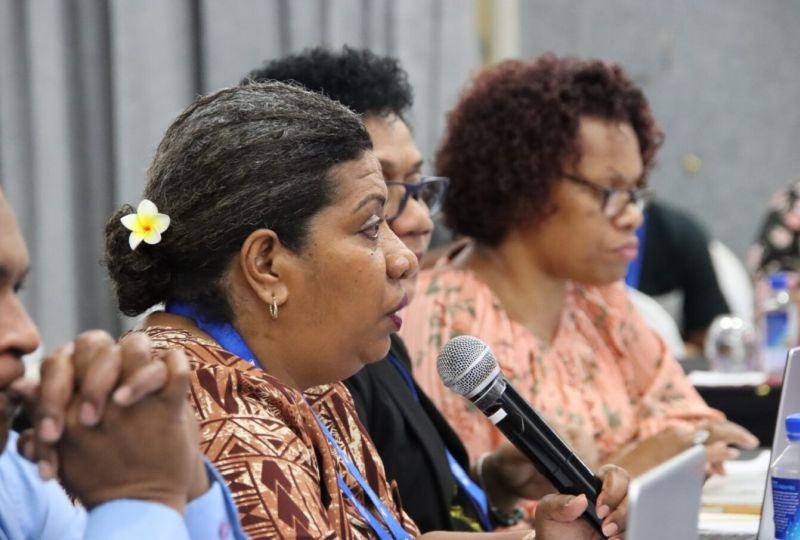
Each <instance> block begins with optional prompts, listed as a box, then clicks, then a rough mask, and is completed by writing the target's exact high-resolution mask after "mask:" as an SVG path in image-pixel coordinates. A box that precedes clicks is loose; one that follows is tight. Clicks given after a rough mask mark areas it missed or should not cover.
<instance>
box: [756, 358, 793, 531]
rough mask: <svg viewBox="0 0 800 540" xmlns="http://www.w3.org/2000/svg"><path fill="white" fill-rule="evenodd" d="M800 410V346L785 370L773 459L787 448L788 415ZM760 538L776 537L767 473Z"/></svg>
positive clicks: (788, 359) (773, 445)
mask: <svg viewBox="0 0 800 540" xmlns="http://www.w3.org/2000/svg"><path fill="white" fill-rule="evenodd" d="M798 412H800V347H797V348H794V349H792V350H791V351H789V355H788V357H787V359H786V369H785V370H784V372H783V385H782V387H781V400H780V403H779V404H778V417H777V418H776V419H775V438H774V439H773V441H772V459H771V460H770V463H771V462H772V460H774V459H775V458H776V457H777V456H779V455H780V454H781V452H783V451H784V450H785V449H786V446H787V445H788V444H789V441H788V440H787V439H786V422H785V420H786V417H787V416H789V415H790V414H794V413H798ZM758 538H759V540H772V539H773V538H775V524H774V523H773V521H772V489H771V485H770V478H769V475H767V486H766V489H765V490H764V504H763V505H762V507H761V523H760V525H759V529H758Z"/></svg>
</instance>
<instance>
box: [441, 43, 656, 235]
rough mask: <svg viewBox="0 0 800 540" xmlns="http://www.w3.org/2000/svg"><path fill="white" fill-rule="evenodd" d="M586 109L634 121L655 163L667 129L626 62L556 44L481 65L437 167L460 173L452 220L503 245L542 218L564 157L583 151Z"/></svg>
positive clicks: (648, 163)
mask: <svg viewBox="0 0 800 540" xmlns="http://www.w3.org/2000/svg"><path fill="white" fill-rule="evenodd" d="M584 116H592V117H596V118H599V119H602V120H610V121H618V122H627V123H630V124H631V126H632V127H633V130H634V132H635V133H636V137H637V138H638V140H639V147H640V149H641V152H642V161H643V162H644V167H645V171H646V172H647V171H649V170H650V168H651V167H652V165H653V162H654V159H655V154H656V151H657V149H658V147H659V146H660V145H661V143H662V140H663V135H662V133H661V131H660V130H659V128H658V126H657V125H656V122H655V120H654V118H653V115H652V113H651V111H650V107H649V105H648V103H647V100H646V99H645V97H644V94H643V93H642V90H641V89H640V88H639V87H638V86H636V85H635V84H634V83H633V82H631V81H630V80H629V79H628V77H627V76H626V75H625V73H624V71H623V70H622V68H621V67H620V66H619V65H616V64H612V63H607V62H604V61H601V60H581V59H577V58H558V57H556V56H554V55H552V54H546V55H544V56H541V57H539V58H538V59H536V60H534V61H533V62H524V61H519V60H509V61H506V62H502V63H500V64H497V65H496V66H493V67H489V68H486V69H484V70H483V71H482V72H480V73H479V74H478V75H477V78H476V79H475V80H474V81H473V82H472V84H471V86H470V87H468V88H467V89H466V90H465V92H464V93H463V94H462V95H461V97H460V100H459V102H458V104H457V105H456V106H455V108H454V109H453V110H452V111H451V112H450V113H449V114H448V117H447V126H446V132H445V136H444V139H443V141H442V143H441V145H440V146H439V149H438V152H437V155H436V168H437V174H440V175H442V176H449V177H450V179H451V182H450V187H449V189H448V192H447V196H446V199H445V203H444V213H445V219H446V223H447V225H448V226H449V227H450V228H451V229H452V230H453V231H454V232H455V233H457V234H460V235H466V236H469V237H472V238H474V239H476V240H477V241H479V242H481V243H484V244H486V245H490V246H494V245H497V244H498V243H499V242H500V241H501V240H502V239H503V238H504V237H505V235H506V234H507V233H508V231H509V230H510V229H511V228H512V227H513V226H514V225H516V224H519V223H520V222H521V221H523V220H532V221H534V222H541V220H542V219H544V218H545V217H547V216H548V215H549V214H550V213H551V212H552V210H553V209H552V208H551V206H550V203H549V200H550V192H551V190H552V188H553V186H554V185H555V183H556V182H557V181H558V180H559V176H560V175H561V173H562V172H563V170H562V168H563V166H564V164H565V163H568V162H569V161H571V160H573V162H577V161H578V160H579V159H580V148H579V144H578V140H577V133H578V125H579V121H580V119H581V117H584ZM499 210H502V211H499Z"/></svg>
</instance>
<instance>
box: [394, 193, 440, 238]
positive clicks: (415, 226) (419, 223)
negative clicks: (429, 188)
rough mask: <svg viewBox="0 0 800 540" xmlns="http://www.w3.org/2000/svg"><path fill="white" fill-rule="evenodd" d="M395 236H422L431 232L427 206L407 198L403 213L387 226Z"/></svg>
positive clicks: (430, 220)
mask: <svg viewBox="0 0 800 540" xmlns="http://www.w3.org/2000/svg"><path fill="white" fill-rule="evenodd" d="M389 225H390V227H391V228H392V230H393V231H394V233H395V234H396V235H397V236H400V237H402V236H407V235H422V234H429V233H430V232H431V231H433V220H432V219H431V213H430V210H428V206H427V205H426V204H425V203H424V202H422V201H419V200H417V199H414V198H413V197H412V198H409V200H408V202H407V203H406V206H405V208H403V212H402V213H401V214H400V215H399V216H397V217H396V218H395V219H393V220H392V222H391V223H390V224H389Z"/></svg>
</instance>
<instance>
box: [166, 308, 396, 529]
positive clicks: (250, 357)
mask: <svg viewBox="0 0 800 540" xmlns="http://www.w3.org/2000/svg"><path fill="white" fill-rule="evenodd" d="M165 310H166V312H167V313H172V314H173V315H180V316H182V317H187V318H189V319H191V320H192V321H194V323H195V324H196V325H197V327H198V328H199V329H200V330H202V331H203V332H205V333H206V334H208V335H209V336H211V337H212V338H214V340H215V341H216V342H217V343H218V344H219V345H220V346H221V347H222V348H223V349H225V350H226V351H228V352H231V353H233V354H235V355H236V356H238V357H239V358H242V359H244V360H247V361H248V362H250V363H251V364H253V365H254V366H255V367H257V368H259V369H261V364H259V362H258V359H257V358H256V356H255V355H254V354H253V351H251V350H250V348H249V347H248V346H247V344H246V343H245V342H244V339H242V336H241V335H240V334H239V332H237V331H236V329H235V328H234V327H233V325H231V324H230V323H228V322H209V321H208V320H206V319H205V318H204V317H203V316H202V315H200V314H199V313H198V312H197V311H196V310H195V309H193V308H192V307H191V306H188V305H186V304H183V303H180V302H169V303H167V305H166V307H165ZM306 405H308V408H309V409H310V410H311V414H313V415H314V418H316V420H317V424H319V427H320V428H321V429H322V431H323V432H324V433H325V436H326V437H327V438H328V440H329V441H330V443H331V445H332V446H333V448H334V449H335V450H336V452H337V454H338V455H339V459H340V460H341V461H342V463H344V465H345V467H347V470H348V472H349V473H350V474H351V475H352V476H353V478H355V479H356V481H357V482H358V483H359V484H360V485H361V488H362V489H363V490H364V493H366V494H367V496H368V497H369V498H370V499H371V500H372V504H373V505H374V506H375V509H376V510H377V511H378V513H379V514H380V515H381V517H382V518H383V521H384V523H386V525H387V526H388V527H389V530H390V531H391V534H390V533H388V532H387V531H386V529H385V528H384V527H383V526H382V525H381V524H380V522H379V521H378V519H377V518H376V517H375V516H374V515H373V514H372V512H370V511H369V510H367V508H365V507H364V505H363V504H361V501H359V500H358V499H357V498H356V496H355V494H354V493H353V492H352V490H351V489H350V488H349V487H348V486H347V484H345V482H344V480H343V479H342V477H341V475H339V473H338V472H337V473H336V479H337V482H338V483H339V488H340V489H341V490H342V493H344V495H345V497H347V499H348V500H349V501H350V502H351V503H352V504H353V506H355V507H356V509H357V510H358V511H359V513H360V514H361V515H362V516H363V517H364V519H365V520H366V521H367V523H369V525H370V527H372V529H373V530H374V531H375V534H377V535H378V537H379V538H381V540H384V539H385V540H398V539H406V538H411V535H409V534H408V531H406V530H405V529H403V527H402V526H401V525H400V523H399V522H398V521H397V519H395V517H394V516H393V515H392V514H391V513H390V512H389V510H388V509H387V508H386V505H384V504H383V502H382V501H381V500H380V498H379V497H378V496H377V495H376V494H375V492H374V491H373V490H372V488H371V487H370V486H369V484H368V483H367V481H366V480H365V479H364V477H363V476H361V473H360V472H358V469H357V468H356V466H355V465H353V462H352V461H351V460H350V458H348V457H347V455H346V454H345V453H344V452H343V451H342V449H341V448H339V444H338V443H337V442H336V440H335V439H334V438H333V435H331V432H330V431H328V428H327V427H325V424H323V423H322V421H321V420H320V419H319V417H318V416H317V414H316V413H315V412H314V409H312V408H311V405H310V404H309V403H308V402H306Z"/></svg>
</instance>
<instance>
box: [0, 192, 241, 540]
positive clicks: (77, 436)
mask: <svg viewBox="0 0 800 540" xmlns="http://www.w3.org/2000/svg"><path fill="white" fill-rule="evenodd" d="M27 269H28V253H27V248H26V247H25V243H24V241H23V239H22V236H21V234H20V232H19V229H18V227H17V224H16V221H15V219H14V215H13V212H12V209H11V206H10V205H9V203H8V201H7V200H6V199H5V198H4V196H3V194H2V192H0V422H1V423H2V425H0V449H3V451H2V454H0V540H6V539H7V540H24V539H51V538H52V539H72V538H103V539H106V538H115V539H127V538H131V539H133V538H137V539H141V538H148V540H156V539H161V538H164V539H166V538H169V539H175V538H209V539H211V538H214V539H224V538H243V537H244V535H243V533H242V532H241V529H240V528H239V524H238V515H237V511H236V508H235V506H234V504H233V502H232V499H231V497H230V494H229V493H228V491H227V489H226V488H225V484H224V482H223V481H222V480H221V478H219V476H218V475H217V473H216V471H215V470H214V469H213V468H212V467H211V466H210V465H207V464H206V463H205V462H204V461H203V459H202V454H201V452H200V450H199V446H198V442H197V441H198V439H197V426H196V423H195V420H194V417H193V415H192V414H191V411H190V410H189V404H188V403H187V401H186V391H187V387H188V373H189V369H188V363H187V360H186V357H185V356H184V355H182V354H177V355H176V354H172V353H169V354H167V355H165V356H164V358H163V362H147V359H148V358H149V357H150V343H149V340H141V339H139V338H136V339H132V340H126V341H124V342H123V343H121V344H116V343H114V341H113V340H112V339H111V337H110V336H108V335H107V334H105V333H104V332H97V331H95V332H89V333H86V334H83V335H82V336H80V337H79V338H78V339H77V340H76V341H75V342H74V343H73V344H69V345H67V346H64V347H62V348H61V349H59V351H57V353H56V354H55V355H54V356H55V359H56V361H53V362H50V365H51V366H53V368H51V369H50V373H44V374H43V380H44V382H45V383H47V384H44V385H43V394H44V395H42V394H40V397H44V398H45V400H49V401H51V402H52V401H53V398H54V397H58V398H60V399H61V400H62V401H63V402H64V404H65V409H64V411H65V414H64V416H63V424H62V425H59V426H57V427H56V426H55V425H54V424H53V422H52V421H49V422H48V421H45V422H43V423H40V424H39V426H38V428H39V429H40V432H41V433H40V435H43V436H44V437H43V438H44V439H45V440H49V441H50V442H52V443H53V445H51V446H50V447H49V448H47V447H45V446H43V445H42V444H41V443H34V441H33V438H32V437H30V436H29V435H30V434H28V435H23V439H24V441H23V443H22V444H21V445H20V446H22V447H23V448H25V450H26V451H25V454H26V455H27V456H38V459H40V461H39V466H38V470H37V466H36V465H34V464H33V463H31V462H29V461H27V460H26V459H24V458H23V457H22V456H21V455H20V453H19V452H18V449H17V447H18V442H19V440H18V439H19V436H18V435H17V434H16V433H14V432H12V431H11V430H10V425H11V420H12V418H13V416H14V414H15V413H16V409H17V405H18V404H19V402H20V401H21V400H22V396H23V395H26V394H27V396H28V397H30V396H31V394H30V393H29V392H27V393H26V392H25V391H24V388H25V387H26V385H25V384H24V383H23V382H22V376H23V365H22V356H23V355H25V354H27V353H30V352H32V351H34V350H35V349H36V348H37V347H38V345H39V334H38V331H37V329H36V326H35V325H34V324H33V322H32V321H31V319H30V318H29V316H28V314H27V313H26V311H25V308H24V307H23V306H22V304H21V302H20V301H19V298H18V297H17V293H18V291H19V290H20V288H21V287H22V282H23V279H24V277H25V274H26V272H27ZM65 367H69V368H71V369H72V370H73V371H72V372H70V373H65V372H64V369H65ZM109 368H111V369H109ZM59 370H61V371H60V372H59ZM54 377H55V379H54ZM117 379H120V380H122V381H125V382H128V381H134V382H136V381H138V384H139V385H140V386H141V385H144V386H145V387H147V389H148V391H147V392H146V393H139V394H136V395H134V394H135V393H132V392H131V389H132V388H137V386H136V385H135V384H134V385H133V386H131V385H128V386H127V389H126V386H125V385H123V386H121V387H120V388H119V389H117V390H116V391H115V393H114V394H112V398H111V401H110V403H108V404H107V405H105V406H104V407H103V409H104V410H102V411H101V410H99V408H98V407H91V406H89V407H87V406H86V402H85V401H82V400H80V399H78V398H77V397H76V398H74V399H73V398H72V396H71V395H66V394H64V392H63V389H64V388H65V385H64V384H63V381H69V382H70V384H69V392H70V394H71V393H72V392H77V394H80V393H81V392H82V391H83V390H84V389H87V388H88V389H89V390H92V389H94V390H97V389H98V388H100V389H102V390H112V389H113V386H116V384H117V382H116V381H117ZM53 380H56V382H58V381H60V383H58V384H52V381H53ZM108 381H111V383H112V385H113V386H111V387H109V385H108ZM29 389H30V388H29ZM54 389H55V390H58V389H61V390H62V394H61V396H54V395H53V391H54ZM56 401H57V400H56ZM37 416H39V417H40V418H41V415H40V414H39V413H37ZM56 441H58V444H57V445H56V444H55V443H56ZM56 472H57V473H58V475H59V477H60V479H61V480H62V482H63V483H64V485H65V486H67V488H68V489H69V490H70V492H71V493H72V494H73V495H74V496H75V497H76V498H77V499H78V500H79V501H81V503H82V504H83V507H76V506H74V505H73V504H72V503H71V501H70V499H69V498H68V496H67V495H66V493H65V492H64V491H63V490H62V489H61V487H60V486H59V484H58V483H56V482H55V480H52V479H50V480H43V479H42V477H45V478H51V477H52V476H54V475H55V473H56ZM84 508H85V509H84Z"/></svg>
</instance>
